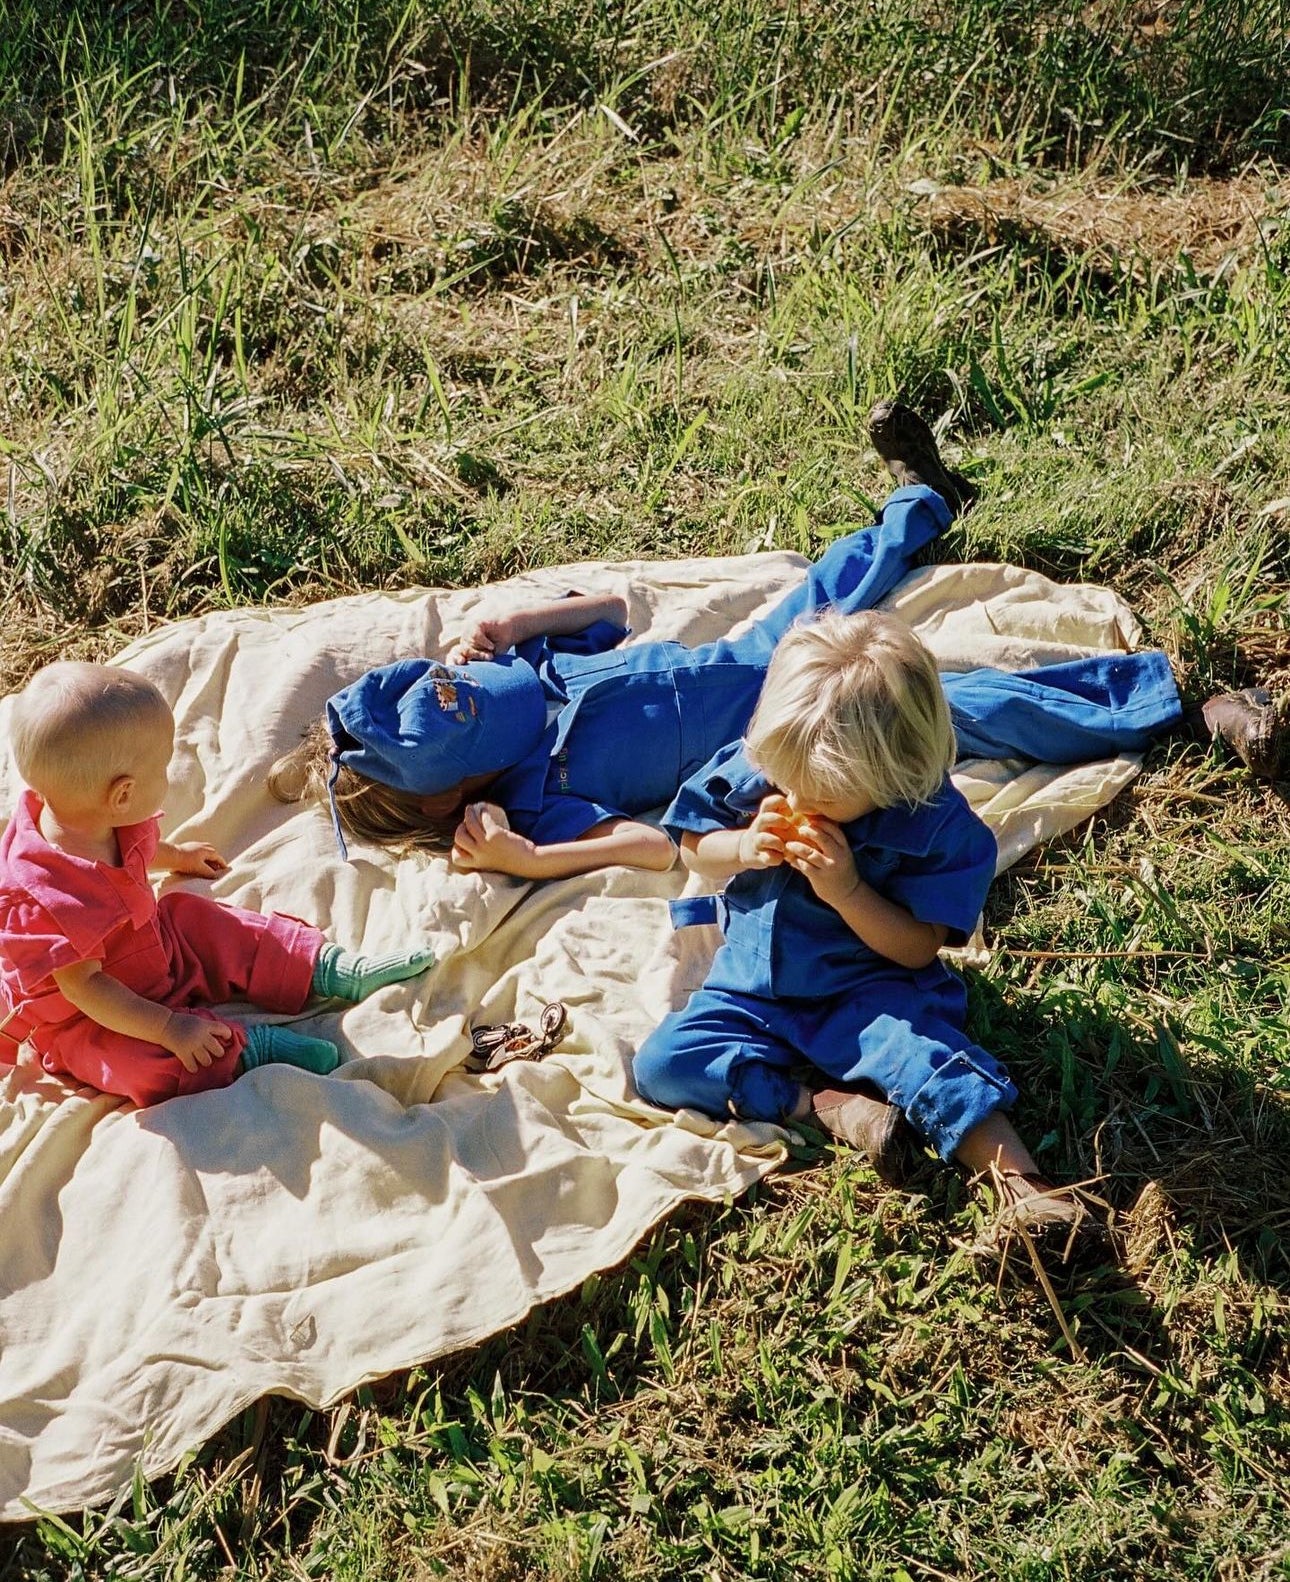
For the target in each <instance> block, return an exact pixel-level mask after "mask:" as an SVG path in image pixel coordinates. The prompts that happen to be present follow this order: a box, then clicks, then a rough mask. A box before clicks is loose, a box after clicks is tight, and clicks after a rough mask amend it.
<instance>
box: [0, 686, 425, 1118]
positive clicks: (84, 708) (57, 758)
mask: <svg viewBox="0 0 1290 1582" xmlns="http://www.w3.org/2000/svg"><path fill="white" fill-rule="evenodd" d="M174 736H175V722H174V716H173V715H172V714H171V711H170V708H169V705H168V704H167V703H166V700H165V699H164V698H163V697H162V695H161V693H160V692H159V691H158V690H157V688H156V687H154V686H153V685H152V683H151V682H150V681H146V680H144V678H143V677H142V676H137V675H134V674H133V673H131V672H130V671H128V670H121V669H117V668H114V667H110V666H107V665H93V664H81V663H73V662H70V661H61V662H59V663H57V664H52V665H48V666H46V667H45V669H43V670H41V671H38V672H37V674H36V675H35V676H34V677H33V678H32V679H31V681H30V682H29V683H28V684H27V686H26V688H25V689H24V690H23V691H22V692H21V693H20V694H19V696H18V698H17V700H16V704H15V707H14V712H13V730H12V743H13V752H14V758H15V761H16V763H17V765H18V771H19V773H20V774H21V775H22V777H23V779H24V781H25V782H26V783H27V785H28V787H29V788H30V789H29V790H27V791H25V792H24V793H23V795H22V798H21V800H20V802H19V805H18V809H17V811H16V812H15V814H14V817H13V818H12V819H11V821H10V823H9V825H8V827H7V828H6V829H5V831H4V833H3V835H0V1062H10V1063H12V1062H13V1061H15V1060H16V1059H17V1057H18V1050H19V1047H20V1046H21V1045H22V1044H23V1043H24V1042H28V1043H30V1044H31V1046H32V1048H33V1049H34V1050H35V1052H36V1054H37V1055H38V1056H39V1057H40V1060H41V1063H42V1064H43V1065H44V1067H45V1069H46V1070H47V1071H51V1072H57V1073H59V1074H62V1075H64V1076H68V1077H71V1078H73V1079H74V1080H76V1081H78V1082H83V1083H86V1084H88V1085H89V1086H90V1087H94V1088H98V1089H100V1090H101V1091H102V1092H104V1093H116V1094H120V1095H121V1096H122V1097H124V1098H127V1099H132V1100H133V1101H134V1102H135V1103H136V1104H156V1103H158V1102H159V1101H160V1100H162V1099H168V1098H173V1097H174V1096H175V1095H177V1094H182V1093H198V1092H201V1091H203V1090H204V1089H207V1088H220V1087H224V1086H226V1085H227V1084H228V1083H230V1082H232V1081H233V1079H234V1078H235V1077H237V1076H239V1075H240V1074H241V1073H242V1072H243V1071H244V1070H247V1069H249V1068H251V1067H254V1066H259V1065H265V1064H268V1063H270V1062H285V1063H286V1064H289V1065H295V1066H301V1067H304V1068H305V1069H307V1070H310V1071H315V1072H318V1073H325V1072H329V1071H331V1070H333V1069H334V1068H335V1066H336V1065H337V1064H338V1063H339V1060H340V1053H339V1051H338V1050H337V1048H336V1046H335V1045H334V1044H332V1043H330V1042H329V1041H328V1040H326V1039H321V1038H311V1037H307V1036H305V1035H303V1034H300V1033H297V1032H294V1031H293V1030H291V1029H290V1028H286V1027H281V1026H274V1025H271V1024H265V1025H261V1026H257V1027H253V1028H250V1029H248V1028H246V1027H244V1026H243V1025H241V1024H240V1023H238V1022H235V1021H230V1020H228V1019H226V1018H224V1017H220V1016H217V1015H215V1013H214V1012H213V1011H212V1010H210V1009H209V1007H210V1006H212V1005H215V1004H219V1003H221V1002H223V1001H225V1000H231V999H245V1000H249V1001H250V1002H251V1003H252V1004H254V1005H258V1006H260V1007H261V1008H262V1009H264V1010H268V1011H284V1012H294V1011H299V1010H300V1009H301V1008H302V1007H303V1006H304V1004H305V1002H306V1001H307V1000H308V999H309V998H310V996H311V995H314V994H318V995H328V996H335V997H338V998H341V999H347V1000H360V999H363V998H364V997H365V996H366V995H368V994H371V993H372V992H374V990H376V989H378V988H382V987H384V986H385V985H386V984H389V983H395V982H398V981H399V980H400V979H403V978H410V977H414V976H415V975H416V974H417V973H420V972H422V971H424V970H425V969H426V968H427V967H428V966H429V965H430V964H431V962H432V961H433V959H434V958H433V954H432V953H431V952H430V951H428V950H420V951H414V952H409V953H406V954H403V955H395V956H386V957H382V958H380V959H370V958H364V957H361V956H354V955H351V954H349V953H348V952H345V951H342V950H340V949H339V948H338V947H337V946H335V945H331V944H327V943H326V942H325V941H324V939H323V936H322V934H321V933H320V932H319V931H318V929H316V928H314V927H312V926H311V925H310V924H308V923H302V922H300V921H299V920H298V919H297V918H292V917H286V916H284V915H282V914H280V913H276V912H275V913H272V914H270V915H269V916H267V917H266V916H263V915H262V914H261V913H259V912H249V911H246V910H244V909H243V908H241V907H234V906H225V905H223V904H222V903H220V902H218V901H212V900H209V899H208V898H206V897H204V896H198V895H191V894H186V893H183V892H175V893H173V894H170V895H165V896H162V897H161V899H160V900H158V899H157V897H156V895H155V894H154V892H153V889H152V885H151V882H150V881H149V878H148V870H149V869H150V868H159V869H163V870H166V871H168V872H170V873H181V874H190V875H195V876H197V877H199V878H211V877H213V876H214V875H216V874H218V873H222V872H224V870H225V869H226V868H227V866H228V865H227V863H226V862H225V861H224V859H223V858H222V857H221V856H220V855H219V853H218V852H217V851H216V850H215V849H214V847H213V846H209V845H206V844H205V843H204V842H201V841H189V842H185V843H183V844H180V845H175V844H172V843H171V842H169V841H163V840H162V839H161V837H160V829H159V825H160V815H159V813H158V809H159V808H160V806H161V804H162V802H163V801H164V799H165V795H166V775H167V768H168V766H169V763H170V758H171V754H172V752H173V750H174Z"/></svg>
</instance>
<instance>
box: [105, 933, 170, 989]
mask: <svg viewBox="0 0 1290 1582" xmlns="http://www.w3.org/2000/svg"><path fill="white" fill-rule="evenodd" d="M103 970H104V971H105V972H110V973H111V974H112V976H113V977H114V978H115V979H116V980H117V982H118V983H123V984H124V985H125V986H126V988H127V989H133V990H134V992H135V993H136V994H142V995H143V996H144V997H145V999H155V998H157V997H158V996H159V995H161V994H164V993H165V991H166V989H167V988H168V987H169V984H170V979H171V964H170V952H169V951H168V950H167V949H166V944H165V941H164V940H163V938H162V935H161V928H160V925H159V922H158V919H157V915H156V913H153V915H152V916H151V917H150V918H148V920H147V921H146V922H145V923H142V924H140V925H139V926H138V927H135V925H134V924H132V923H123V924H122V925H121V927H120V928H118V929H116V930H115V931H114V932H113V933H111V934H109V935H108V937H107V938H106V939H105V940H104V941H103Z"/></svg>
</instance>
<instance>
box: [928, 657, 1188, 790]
mask: <svg viewBox="0 0 1290 1582" xmlns="http://www.w3.org/2000/svg"><path fill="white" fill-rule="evenodd" d="M941 681H942V683H943V685H944V687H945V695H946V697H947V698H948V699H949V704H950V715H951V718H952V719H953V721H954V730H955V734H956V735H957V737H958V751H959V757H960V758H1013V757H1021V758H1035V759H1038V760H1039V761H1040V762H1042V763H1053V764H1069V763H1083V762H1087V761H1088V760H1089V759H1093V758H1106V757H1110V756H1113V755H1114V754H1116V753H1122V752H1141V751H1143V749H1145V748H1146V746H1147V745H1148V743H1149V742H1150V741H1151V739H1152V737H1153V736H1156V735H1158V734H1159V733H1160V732H1161V731H1163V730H1166V729H1167V728H1168V727H1169V726H1171V725H1175V724H1177V722H1178V720H1179V719H1180V718H1181V715H1182V705H1181V703H1180V702H1179V699H1178V688H1177V685H1176V684H1175V682H1174V678H1173V672H1172V671H1171V670H1170V668H1169V661H1168V659H1167V658H1166V657H1165V655H1164V654H1162V653H1160V652H1159V651H1158V650H1149V651H1148V652H1146V653H1141V654H1098V655H1095V656H1094V657H1092V658H1089V659H1074V660H1070V661H1069V662H1067V663H1066V664H1061V665H1044V666H1042V667H1041V668H1040V669H1038V670H1022V671H1017V672H1008V671H1003V670H969V671H964V672H962V673H959V674H944V675H942V676H941Z"/></svg>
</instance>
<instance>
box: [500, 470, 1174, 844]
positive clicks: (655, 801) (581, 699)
mask: <svg viewBox="0 0 1290 1582" xmlns="http://www.w3.org/2000/svg"><path fill="white" fill-rule="evenodd" d="M949 522H950V513H949V511H948V509H947V508H946V505H945V502H944V501H943V500H942V499H941V497H940V495H938V494H936V493H935V492H934V491H933V490H931V489H928V488H925V487H923V486H922V485H915V486H913V487H909V488H903V489H897V490H896V491H895V492H894V493H893V494H891V495H890V496H889V497H888V498H887V500H886V501H885V502H884V504H883V508H882V512H881V514H880V517H879V520H878V522H877V523H875V525H874V526H873V527H871V528H865V529H864V530H862V531H860V532H857V533H851V534H849V535H847V536H846V537H845V538H841V539H839V540H837V542H836V543H834V544H832V545H831V546H830V547H829V549H828V550H827V551H826V553H825V554H824V555H822V556H821V557H820V559H819V560H818V561H817V562H815V564H814V565H812V566H811V567H810V568H809V569H808V571H807V574H806V576H805V578H804V579H803V581H802V582H801V583H800V584H798V586H796V587H795V588H793V589H792V590H791V591H790V592H789V593H787V594H786V595H785V596H784V598H783V599H782V600H781V601H780V602H779V604H777V605H776V606H775V608H774V609H773V610H772V611H771V612H770V613H769V615H767V616H765V617H764V618H763V619H762V620H760V621H758V622H756V623H754V625H753V626H751V627H750V628H749V629H748V630H747V631H746V632H744V633H742V634H741V635H740V636H739V637H735V638H721V639H720V640H718V641H717V642H714V643H705V644H703V645H702V646H700V647H697V648H687V647H686V646H685V645H684V644H682V643H675V642H644V643H635V644H629V645H628V646H626V647H623V648H616V647H612V646H610V645H612V644H614V643H617V642H618V641H619V640H620V639H621V638H622V636H623V635H625V634H624V633H623V631H622V628H620V627H616V626H613V625H611V624H610V623H609V622H598V623H597V624H596V626H595V627H593V628H591V629H589V630H588V631H586V632H583V633H578V634H575V636H574V637H573V638H556V639H548V638H542V637H538V638H533V639H530V640H529V641H528V642H526V643H522V644H520V645H519V647H518V648H517V650H516V654H517V657H518V659H519V660H521V661H525V662H527V663H528V664H529V665H531V666H532V668H533V671H534V672H535V673H536V675H537V678H538V680H539V681H540V682H541V685H542V689H543V692H544V694H545V697H546V700H547V709H548V716H549V718H548V724H547V728H546V731H545V733H544V734H543V736H542V738H541V740H540V741H538V743H537V744H536V746H535V747H533V748H532V750H531V751H529V752H527V753H526V754H525V755H524V756H523V757H522V758H521V759H520V761H519V762H518V763H516V764H514V765H513V766H512V767H510V768H508V769H505V770H503V771H502V773H501V774H500V775H499V776H498V778H497V779H496V780H495V781H494V782H493V783H492V784H491V785H490V787H489V790H488V793H487V794H488V797H489V800H490V801H493V802H496V803H498V804H500V805H501V806H502V807H503V808H505V809H506V812H507V814H508V816H509V818H510V822H511V827H512V828H513V829H515V830H517V831H518V832H519V833H520V834H522V835H526V836H528V837H529V838H530V839H532V840H534V841H536V842H537V843H538V844H539V845H551V844H554V843H556V842H560V841H569V840H576V839H577V838H578V837H579V836H580V835H583V834H585V833H586V832H587V831H588V830H590V829H592V828H594V827H595V826H596V825H597V824H600V823H603V822H604V821H605V820H606V819H611V818H619V817H624V816H626V817H634V816H636V815H638V814H640V813H644V812H645V811H647V810H648V809H650V808H654V807H659V806H661V805H663V804H665V803H667V802H668V801H669V800H670V799H671V798H672V797H673V796H674V795H675V794H676V790H677V787H678V786H679V785H681V783H682V782H683V781H685V780H686V779H687V778H688V777H689V776H690V775H693V774H694V773H696V772H697V771H698V770H699V769H700V768H701V767H702V766H703V765H704V764H705V763H706V762H707V761H708V759H709V758H710V757H711V756H712V754H713V753H714V752H716V751H717V750H718V748H721V747H724V746H726V745H727V744H729V743H731V742H734V741H737V740H738V739H739V738H740V737H741V736H742V735H743V732H744V730H745V728H746V727H747V725H748V722H749V720H750V719H751V718H752V712H753V709H754V707H755V705H756V702H757V698H758V695H759V693H760V691H761V685H762V681H763V680H764V678H765V674H766V666H767V664H768V662H769V660H770V656H771V654H772V653H773V652H774V649H775V644H776V643H777V642H778V641H779V639H780V637H782V636H783V634H784V633H785V632H786V631H787V630H788V628H789V627H790V626H791V625H792V624H793V623H794V622H795V621H796V620H798V619H799V618H800V617H802V616H805V615H809V614H810V613H811V612H813V611H815V610H819V609H824V608H833V609H838V610H843V611H854V610H862V609H868V608H870V607H871V606H872V605H874V604H876V603H877V602H878V601H879V600H880V599H882V598H883V597H884V596H885V595H886V594H888V593H890V592H891V590H892V589H893V588H894V587H895V586H896V585H897V583H899V582H900V581H901V579H902V578H903V577H905V576H906V575H907V574H908V572H909V571H910V570H911V569H912V566H913V563H914V557H915V555H916V554H917V552H918V551H919V550H920V549H921V548H922V547H923V546H924V545H925V544H927V543H928V542H930V541H931V540H932V539H934V538H935V537H936V536H937V535H938V534H939V533H941V532H942V531H944V529H945V528H946V527H947V526H948V525H949ZM598 647H599V648H601V649H603V650H607V651H601V652H596V651H593V650H595V649H597V648H598ZM474 668H475V669H483V668H485V667H482V666H476V667H474ZM942 680H943V683H944V686H945V691H946V696H947V697H948V699H949V703H950V713H951V716H952V718H953V721H954V727H955V730H956V732H957V733H958V738H959V751H960V755H961V756H964V757H969V756H970V757H990V758H1000V757H1014V756H1020V757H1029V758H1036V759H1041V760H1044V761H1046V762H1050V763H1076V762H1082V761H1085V760H1088V759H1090V758H1101V757H1107V756H1111V755H1113V754H1115V753H1119V752H1135V751H1140V750H1142V749H1143V748H1145V747H1146V745H1147V743H1148V742H1149V741H1150V739H1151V737H1152V736H1153V735H1154V734H1156V733H1157V732H1159V731H1161V730H1163V729H1165V728H1166V727H1167V726H1169V725H1171V724H1173V723H1174V722H1175V721H1176V720H1177V719H1178V716H1179V712H1180V709H1179V703H1178V693H1177V689H1176V687H1175V685H1174V681H1173V676H1172V674H1171V673H1170V670H1169V664H1168V661H1167V659H1166V658H1165V656H1164V655H1163V654H1160V653H1143V654H1117V655H1111V656H1100V657H1098V658H1096V659H1090V660H1077V661H1075V662H1074V663H1071V664H1065V665H1052V666H1046V667H1044V668H1042V669H1039V670H1033V671H1028V672H1024V673H1021V674H1016V675H1009V674H1005V673H1004V672H1002V671H997V670H976V671H971V672H968V673H966V674H960V675H948V674H947V675H945V676H943V677H942Z"/></svg>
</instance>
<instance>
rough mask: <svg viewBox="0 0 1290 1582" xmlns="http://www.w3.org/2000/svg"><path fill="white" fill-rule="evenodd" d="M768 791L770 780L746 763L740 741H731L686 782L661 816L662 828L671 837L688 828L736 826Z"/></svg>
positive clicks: (702, 832) (701, 832)
mask: <svg viewBox="0 0 1290 1582" xmlns="http://www.w3.org/2000/svg"><path fill="white" fill-rule="evenodd" d="M770 790H771V784H770V781H769V780H767V778H766V776H765V775H763V774H762V773H760V771H758V770H756V769H754V768H753V766H752V765H751V764H750V763H749V762H748V759H747V757H746V756H745V754H744V750H743V743H742V742H732V743H731V744H730V745H729V746H727V747H722V748H720V749H719V750H718V751H717V752H715V753H714V754H713V755H712V757H711V758H709V759H708V761H707V763H706V764H704V766H703V768H702V769H699V770H697V771H696V772H695V773H694V774H692V775H691V776H690V778H689V779H688V780H687V781H685V783H684V784H683V785H682V786H681V789H680V790H679V791H678V792H677V794H676V796H675V797H674V798H673V800H672V805H671V806H670V807H669V808H668V810H667V812H666V813H664V815H663V828H664V829H665V830H666V831H667V832H668V834H669V835H671V837H672V838H673V840H677V839H679V838H680V836H681V835H683V834H685V833H686V832H687V831H688V832H689V833H690V834H692V835H706V834H707V833H708V831H709V830H714V829H738V828H740V827H742V826H743V825H744V824H747V823H748V821H749V819H751V818H752V816H753V814H754V813H755V812H756V811H757V809H758V807H759V806H760V805H761V800H762V798H763V797H764V796H766V795H767V794H768V793H769V791H770Z"/></svg>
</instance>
